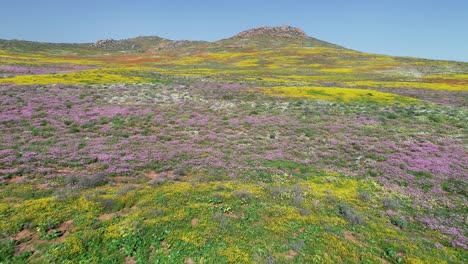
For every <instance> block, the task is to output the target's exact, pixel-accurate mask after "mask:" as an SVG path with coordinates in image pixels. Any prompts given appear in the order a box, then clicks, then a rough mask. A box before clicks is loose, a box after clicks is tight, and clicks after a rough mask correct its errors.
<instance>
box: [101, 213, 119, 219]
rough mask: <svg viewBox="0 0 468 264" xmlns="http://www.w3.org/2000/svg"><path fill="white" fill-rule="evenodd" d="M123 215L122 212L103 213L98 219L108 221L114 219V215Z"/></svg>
mask: <svg viewBox="0 0 468 264" xmlns="http://www.w3.org/2000/svg"><path fill="white" fill-rule="evenodd" d="M121 215H122V214H121V213H120V212H114V213H108V214H102V215H100V216H98V220H101V221H107V220H110V219H112V217H114V216H121Z"/></svg>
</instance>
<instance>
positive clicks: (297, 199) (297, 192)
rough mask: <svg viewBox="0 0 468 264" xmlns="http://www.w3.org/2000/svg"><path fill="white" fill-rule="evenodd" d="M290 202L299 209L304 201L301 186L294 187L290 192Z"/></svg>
mask: <svg viewBox="0 0 468 264" xmlns="http://www.w3.org/2000/svg"><path fill="white" fill-rule="evenodd" d="M291 192H292V193H291V201H292V203H293V204H294V206H296V207H301V206H302V204H303V203H304V201H305V194H304V191H303V190H302V188H301V186H299V185H294V186H293V187H292V190H291Z"/></svg>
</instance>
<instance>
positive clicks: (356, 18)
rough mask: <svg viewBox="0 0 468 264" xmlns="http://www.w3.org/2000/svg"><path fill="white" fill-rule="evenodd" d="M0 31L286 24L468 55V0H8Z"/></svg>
mask: <svg viewBox="0 0 468 264" xmlns="http://www.w3.org/2000/svg"><path fill="white" fill-rule="evenodd" d="M0 14H1V16H0V38H3V39H25V40H36V41H48V42H94V41H95V40H98V39H103V38H114V39H122V38H129V37H134V36H139V35H157V36H161V37H165V38H170V39H189V40H209V41H213V40H218V39H222V38H227V37H230V36H232V35H234V34H236V33H238V32H240V31H242V30H246V29H249V28H253V27H258V26H263V25H271V26H277V25H283V24H288V25H292V26H297V27H300V28H302V29H303V30H304V31H305V32H306V33H307V34H308V35H310V36H313V37H316V38H319V39H322V40H326V41H329V42H333V43H336V44H339V45H342V46H345V47H348V48H351V49H356V50H361V51H366V52H373V53H381V54H390V55H402V56H414V57H424V58H434V59H449V60H458V61H468V0H438V1H436V0H327V1H325V0H320V1H314V0H303V1H301V0H297V1H294V0H278V1H274V0H269V1H267V0H231V1H223V0H216V1H215V0H206V1H203V0H186V1H182V0H153V1H150V0H128V1H119V0H73V1H71V0H3V1H1V3H0Z"/></svg>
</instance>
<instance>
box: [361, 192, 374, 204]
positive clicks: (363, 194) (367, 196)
mask: <svg viewBox="0 0 468 264" xmlns="http://www.w3.org/2000/svg"><path fill="white" fill-rule="evenodd" d="M358 198H359V200H361V201H363V202H368V201H370V200H371V199H372V194H371V193H370V192H369V191H367V190H360V191H358Z"/></svg>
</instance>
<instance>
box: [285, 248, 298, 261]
mask: <svg viewBox="0 0 468 264" xmlns="http://www.w3.org/2000/svg"><path fill="white" fill-rule="evenodd" d="M297 254H298V253H297V252H296V251H294V250H292V249H291V250H289V252H288V253H287V254H286V256H285V258H286V259H289V260H293V259H295V258H296V256H297Z"/></svg>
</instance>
